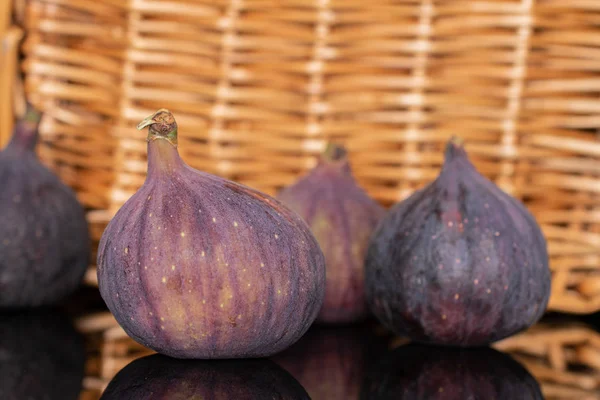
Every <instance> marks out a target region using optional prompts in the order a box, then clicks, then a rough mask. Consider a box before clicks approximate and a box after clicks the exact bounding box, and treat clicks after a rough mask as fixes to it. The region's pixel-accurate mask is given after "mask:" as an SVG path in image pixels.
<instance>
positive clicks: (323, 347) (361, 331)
mask: <svg viewBox="0 0 600 400" xmlns="http://www.w3.org/2000/svg"><path fill="white" fill-rule="evenodd" d="M372 332H373V329H372V328H371V329H370V328H368V327H366V326H362V325H356V326H346V327H335V328H334V327H329V326H318V325H314V326H313V327H311V328H310V330H309V331H308V332H307V333H306V335H304V337H302V339H300V340H299V341H298V342H297V343H296V344H294V345H293V346H292V347H290V348H289V349H287V350H285V351H284V352H282V353H280V354H277V355H275V356H273V357H272V358H271V359H272V360H274V361H275V362H276V363H278V364H279V365H281V366H282V367H283V368H285V369H286V370H288V371H289V372H290V373H291V374H292V375H293V376H294V377H295V378H296V379H297V380H298V381H299V382H300V383H301V384H302V386H304V388H305V389H306V391H307V392H308V394H309V395H310V397H311V399H312V400H338V399H339V400H356V399H358V398H359V395H360V390H361V386H360V385H361V383H362V381H363V380H364V377H365V374H366V373H367V371H368V369H369V366H370V364H369V363H370V362H371V360H376V359H377V355H378V354H382V353H383V352H384V351H385V349H386V341H385V340H383V339H381V338H378V337H377V336H376V335H375V334H374V333H372Z"/></svg>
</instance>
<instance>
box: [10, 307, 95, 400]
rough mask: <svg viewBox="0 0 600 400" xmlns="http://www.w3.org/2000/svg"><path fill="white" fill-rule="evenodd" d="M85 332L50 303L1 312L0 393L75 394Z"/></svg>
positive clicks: (53, 399) (20, 399) (51, 399)
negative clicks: (30, 309)
mask: <svg viewBox="0 0 600 400" xmlns="http://www.w3.org/2000/svg"><path fill="white" fill-rule="evenodd" d="M84 364H85V348H84V337H83V335H81V334H80V333H78V332H77V331H76V330H75V328H74V327H73V325H72V322H71V321H70V319H69V318H68V317H67V316H66V315H65V314H64V313H63V312H60V311H58V310H55V309H43V310H37V311H30V312H20V313H16V312H14V313H13V312H11V313H8V312H4V313H1V314H0V399H2V400H37V399H40V400H41V399H43V400H62V399H67V400H68V399H76V398H77V396H78V395H79V392H80V391H81V384H82V379H83V376H84Z"/></svg>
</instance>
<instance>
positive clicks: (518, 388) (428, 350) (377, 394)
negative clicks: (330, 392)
mask: <svg viewBox="0 0 600 400" xmlns="http://www.w3.org/2000/svg"><path fill="white" fill-rule="evenodd" d="M361 399H362V400H388V399H389V400H391V399H394V400H417V399H418V400H465V399H477V400H479V399H482V400H483V399H498V400H509V399H519V400H543V399H544V396H543V395H542V392H541V390H540V386H539V384H538V383H537V381H536V380H535V378H534V377H533V376H531V374H530V373H529V372H528V371H527V370H526V369H525V368H523V366H522V365H521V364H519V363H518V362H517V361H515V360H514V359H513V358H512V357H510V356H509V355H508V354H504V353H501V352H499V351H496V350H493V349H490V348H477V349H460V348H450V347H438V346H423V345H418V344H410V345H406V346H402V347H400V348H398V349H396V350H394V351H392V352H390V353H388V354H387V355H386V356H385V357H383V359H381V360H380V361H379V362H378V364H377V365H376V366H375V367H374V368H372V369H371V370H370V372H369V375H368V377H367V379H366V381H365V384H364V388H363V392H362V396H361Z"/></svg>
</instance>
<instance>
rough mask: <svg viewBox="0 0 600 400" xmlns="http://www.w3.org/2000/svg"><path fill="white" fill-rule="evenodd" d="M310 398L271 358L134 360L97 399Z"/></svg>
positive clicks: (243, 399) (154, 355) (162, 357)
mask: <svg viewBox="0 0 600 400" xmlns="http://www.w3.org/2000/svg"><path fill="white" fill-rule="evenodd" d="M179 399H180V400H184V399H185V400H203V399H207V400H208V399H215V400H216V399H232V400H233V399H235V400H260V399H269V400H310V397H309V396H308V394H307V393H306V391H305V390H304V388H303V387H302V385H300V383H298V381H296V380H295V379H294V378H293V377H292V376H291V375H290V374H289V373H287V372H286V371H285V370H283V369H282V368H280V367H279V366H277V364H275V363H274V362H273V361H269V360H265V359H262V360H261V359H259V360H213V361H198V360H177V359H174V358H170V357H166V356H163V355H160V354H153V355H150V356H146V357H142V358H138V359H136V360H134V361H132V362H131V363H129V364H128V365H127V366H126V367H125V368H123V369H122V370H121V371H119V373H118V374H117V375H116V376H115V377H114V378H113V379H112V380H111V381H110V383H109V384H108V386H107V388H106V390H105V391H104V393H102V397H101V398H100V400H179Z"/></svg>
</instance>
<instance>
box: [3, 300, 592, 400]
mask: <svg viewBox="0 0 600 400" xmlns="http://www.w3.org/2000/svg"><path fill="white" fill-rule="evenodd" d="M86 299H88V298H87V297H86ZM68 304H69V306H59V307H55V308H49V309H39V310H34V311H16V310H15V311H5V312H2V313H1V314H0V376H1V377H2V385H0V399H6V400H30V399H31V400H33V399H44V400H45V399H49V400H54V399H61V400H69V399H74V400H98V399H102V400H113V399H135V400H138V399H139V400H142V399H144V400H152V399H176V400H177V399H315V400H319V399H333V400H335V399H357V400H358V399H450V400H453V399H457V400H458V399H486V400H487V399H524V400H526V399H578V400H584V399H600V333H599V330H598V325H597V322H596V319H595V318H596V317H594V316H592V317H585V318H582V317H574V316H561V315H547V316H546V317H545V318H544V319H542V321H540V322H539V323H538V324H536V325H535V326H533V327H532V328H530V329H529V330H527V331H525V332H522V333H519V334H517V335H515V336H512V337H510V338H507V339H504V340H502V341H499V342H497V343H494V344H492V345H491V346H489V347H481V348H468V349H466V348H465V349H461V348H453V347H442V346H432V345H424V344H419V343H411V342H410V341H409V340H408V339H406V338H403V337H398V336H396V335H394V334H392V333H391V332H389V331H388V330H387V329H385V328H384V327H383V326H381V325H380V324H379V323H378V322H377V321H376V320H375V319H369V320H367V321H364V322H362V323H360V324H354V325H345V326H344V325H340V326H329V325H317V324H314V325H313V326H312V327H311V328H310V329H309V331H308V332H307V333H306V334H305V335H304V336H303V337H302V338H301V339H300V340H299V341H298V342H296V343H295V344H294V345H292V346H291V347H290V348H288V349H287V350H285V351H283V352H281V353H278V354H276V355H274V356H272V357H270V358H264V359H245V360H180V359H174V358H170V357H167V356H163V355H160V354H156V353H155V352H153V351H151V350H149V349H147V348H145V347H144V346H142V345H140V344H139V343H136V342H135V341H133V340H132V339H131V338H129V337H128V336H127V335H126V334H125V332H124V331H123V330H122V329H121V328H120V327H119V325H118V324H117V323H116V321H115V320H114V318H113V317H112V315H111V314H110V313H108V311H106V309H104V308H103V307H102V306H101V304H100V303H98V302H97V299H94V300H92V301H91V302H90V301H89V300H81V301H77V300H75V301H73V299H71V300H69V303H68ZM73 304H75V306H73Z"/></svg>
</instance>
